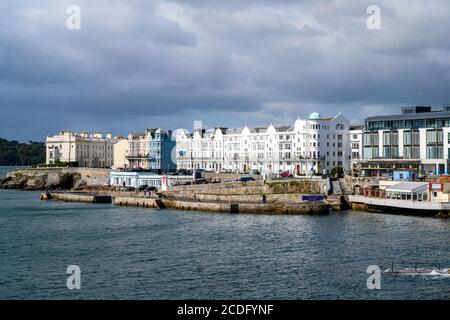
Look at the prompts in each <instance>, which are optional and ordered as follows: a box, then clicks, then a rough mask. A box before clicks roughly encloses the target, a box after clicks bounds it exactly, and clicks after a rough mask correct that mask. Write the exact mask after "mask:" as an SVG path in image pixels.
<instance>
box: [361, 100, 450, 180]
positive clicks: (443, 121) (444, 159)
mask: <svg viewBox="0 0 450 320" xmlns="http://www.w3.org/2000/svg"><path fill="white" fill-rule="evenodd" d="M362 140H363V152H362V158H361V160H360V164H359V170H360V171H361V174H362V175H364V176H383V175H391V174H392V172H393V171H394V170H398V169H408V170H414V171H417V172H418V173H419V174H422V175H429V174H448V164H449V161H448V158H449V147H450V106H444V107H443V108H439V109H433V108H432V107H428V106H417V107H407V108H402V113H401V114H399V115H387V116H375V117H369V118H367V119H366V120H365V129H364V132H363V139H362Z"/></svg>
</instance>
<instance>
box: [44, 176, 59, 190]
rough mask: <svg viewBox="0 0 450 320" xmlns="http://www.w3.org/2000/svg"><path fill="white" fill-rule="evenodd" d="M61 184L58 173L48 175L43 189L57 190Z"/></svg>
mask: <svg viewBox="0 0 450 320" xmlns="http://www.w3.org/2000/svg"><path fill="white" fill-rule="evenodd" d="M60 183H61V179H60V178H59V174H58V173H49V174H48V175H46V181H45V188H46V189H57V188H59V185H60Z"/></svg>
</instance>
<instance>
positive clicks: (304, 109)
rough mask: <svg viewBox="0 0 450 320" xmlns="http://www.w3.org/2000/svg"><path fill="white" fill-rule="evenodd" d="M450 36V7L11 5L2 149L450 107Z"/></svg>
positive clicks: (401, 2)
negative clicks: (74, 137)
mask: <svg viewBox="0 0 450 320" xmlns="http://www.w3.org/2000/svg"><path fill="white" fill-rule="evenodd" d="M70 5H76V6H78V7H79V9H80V22H81V24H80V29H70V28H68V27H67V23H68V21H67V20H68V19H71V18H73V16H72V15H71V13H70V12H69V14H68V13H67V8H68V7H69V6H70ZM370 5H376V6H378V7H379V8H380V21H381V25H380V27H381V28H380V29H375V30H371V29H369V28H368V27H367V20H368V18H370V17H371V13H369V14H368V13H367V8H368V7H369V6H370ZM70 21H73V20H70ZM449 31H450V2H449V1H448V0H433V1H431V0H386V1H378V0H371V1H364V0H355V1H351V0H305V1H301V0H298V1H292V0H277V1H275V0H273V1H269V0H260V1H252V0H242V1H238V0H227V1H223V0H221V1H219V0H191V1H152V0H96V1H92V0H70V1H66V0H22V1H1V2H0V123H1V125H0V137H1V138H6V139H15V140H19V141H28V140H35V141H44V140H45V137H46V135H47V134H55V133H57V132H59V131H61V130H71V131H77V132H80V131H89V132H90V131H100V132H105V133H106V132H112V133H113V134H115V135H126V134H128V133H130V132H140V131H143V130H144V129H145V128H153V127H162V128H165V129H176V128H186V129H188V130H192V127H193V122H194V121H196V120H197V121H203V126H204V127H206V128H212V127H215V126H223V127H242V126H245V125H248V126H268V125H269V124H274V125H290V124H293V123H294V121H295V120H296V119H297V118H298V117H307V116H308V115H309V114H310V113H311V112H313V111H317V112H320V113H321V114H322V115H323V116H333V115H336V114H337V113H339V112H341V113H342V114H344V115H345V116H346V117H347V118H348V119H349V120H350V121H351V123H353V124H361V123H363V121H364V118H365V117H367V116H372V115H379V114H395V113H399V111H400V108H401V107H404V106H413V105H433V106H442V105H444V104H450V37H449Z"/></svg>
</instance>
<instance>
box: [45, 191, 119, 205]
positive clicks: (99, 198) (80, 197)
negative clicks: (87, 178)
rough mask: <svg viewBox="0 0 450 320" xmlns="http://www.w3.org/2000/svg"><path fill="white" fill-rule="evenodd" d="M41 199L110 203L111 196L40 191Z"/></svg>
mask: <svg viewBox="0 0 450 320" xmlns="http://www.w3.org/2000/svg"><path fill="white" fill-rule="evenodd" d="M40 198H41V200H59V201H66V202H86V203H111V202H112V197H111V196H109V195H94V194H85V193H58V192H44V193H41V196H40Z"/></svg>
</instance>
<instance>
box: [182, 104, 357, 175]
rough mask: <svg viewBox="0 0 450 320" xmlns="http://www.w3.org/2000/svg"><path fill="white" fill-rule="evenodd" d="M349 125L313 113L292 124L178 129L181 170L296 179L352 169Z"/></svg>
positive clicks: (337, 118) (343, 120)
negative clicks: (257, 173)
mask: <svg viewBox="0 0 450 320" xmlns="http://www.w3.org/2000/svg"><path fill="white" fill-rule="evenodd" d="M349 127H350V125H349V121H348V120H347V119H346V118H345V117H344V116H343V115H341V114H338V115H336V116H335V117H330V118H325V117H321V116H320V114H318V113H316V112H314V113H312V114H311V115H310V116H309V118H308V119H306V120H303V119H298V120H297V121H295V123H294V125H292V126H282V127H275V126H273V125H270V126H268V127H267V128H248V127H244V128H242V129H226V128H214V129H211V130H196V131H195V132H194V133H193V134H190V133H188V132H187V131H186V130H182V129H178V130H177V131H176V157H177V159H176V161H177V169H188V170H192V169H204V170H207V171H213V172H221V171H232V172H248V171H250V170H258V171H260V172H262V173H279V172H283V171H289V172H290V173H292V174H294V175H309V174H314V173H317V174H321V173H329V172H330V171H331V169H332V168H333V167H337V166H340V167H343V168H344V169H345V170H348V169H349V163H350V155H349V153H350V147H349Z"/></svg>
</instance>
